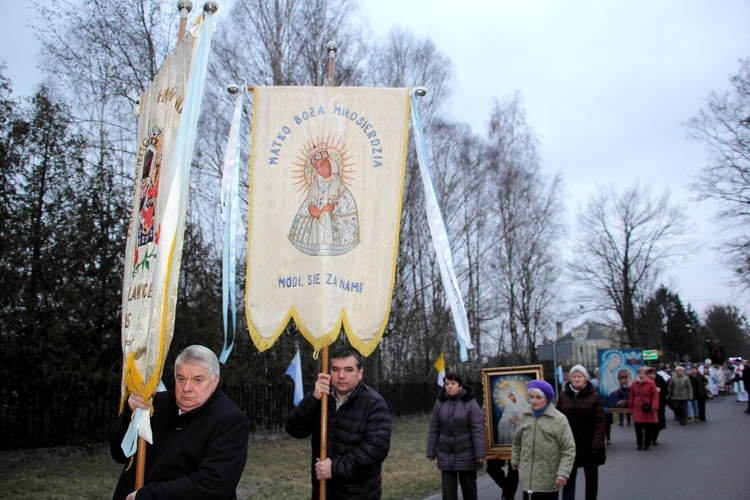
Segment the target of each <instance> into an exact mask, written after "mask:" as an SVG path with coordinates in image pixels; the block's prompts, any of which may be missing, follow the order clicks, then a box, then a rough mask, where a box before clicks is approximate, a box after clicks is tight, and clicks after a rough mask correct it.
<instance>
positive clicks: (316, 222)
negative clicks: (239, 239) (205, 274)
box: [246, 87, 409, 355]
mask: <svg viewBox="0 0 750 500" xmlns="http://www.w3.org/2000/svg"><path fill="white" fill-rule="evenodd" d="M408 119H409V91H408V89H386V88H357V87H256V88H255V90H254V110H253V126H252V152H251V158H250V198H249V222H248V252H247V253H248V265H247V291H246V302H247V303H246V314H247V321H248V326H249V329H250V336H251V337H252V339H253V342H254V343H255V345H256V346H257V347H258V349H260V350H265V349H267V348H269V347H270V346H271V345H273V343H274V342H275V341H276V339H277V338H278V336H279V335H280V334H281V333H282V331H283V330H284V329H285V327H286V325H287V323H288V322H289V320H290V319H291V318H293V319H294V321H295V323H296V325H297V327H298V328H299V330H300V331H301V332H302V334H303V335H304V336H305V338H306V339H307V340H308V341H309V342H310V343H311V344H312V345H313V347H314V348H315V349H316V350H319V349H321V348H322V347H323V346H325V345H328V344H330V343H332V342H333V341H335V340H336V338H337V337H338V334H339V332H340V329H341V327H342V326H343V327H344V329H345V331H346V333H347V336H348V337H349V341H350V343H351V344H352V345H354V346H355V347H356V348H357V349H358V350H359V351H360V352H362V353H363V354H364V355H368V354H370V353H371V352H372V351H373V350H374V349H375V347H377V344H378V341H379V340H380V337H381V335H382V334H383V331H384V330H385V327H386V324H387V320H388V314H389V312H390V304H391V296H392V292H393V285H394V279H395V269H396V258H397V253H398V239H399V238H398V235H399V228H400V217H401V200H402V194H403V184H404V170H405V162H406V145H407V137H408Z"/></svg>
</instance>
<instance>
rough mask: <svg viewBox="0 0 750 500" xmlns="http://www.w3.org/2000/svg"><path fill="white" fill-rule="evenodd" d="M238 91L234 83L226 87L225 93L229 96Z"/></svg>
mask: <svg viewBox="0 0 750 500" xmlns="http://www.w3.org/2000/svg"><path fill="white" fill-rule="evenodd" d="M239 91H240V86H239V85H237V84H236V83H230V84H229V85H228V86H227V92H229V93H230V94H236V93H238V92H239Z"/></svg>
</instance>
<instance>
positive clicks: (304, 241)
mask: <svg viewBox="0 0 750 500" xmlns="http://www.w3.org/2000/svg"><path fill="white" fill-rule="evenodd" d="M297 158H298V159H299V160H300V163H295V165H297V166H298V167H300V174H299V177H300V180H299V184H301V185H302V188H303V189H305V188H306V189H307V196H305V199H304V200H303V202H302V204H301V205H300V207H299V210H297V214H296V215H295V217H294V221H293V222H292V226H291V228H290V229H289V241H290V242H291V243H292V245H294V246H295V247H296V248H297V249H298V250H300V251H301V252H304V253H306V254H308V255H313V256H335V255H341V254H344V253H346V252H348V251H350V250H352V249H353V248H354V247H356V246H357V244H359V214H358V213H357V203H356V201H355V200H354V196H352V193H351V192H350V191H349V189H348V188H347V186H346V184H347V182H349V181H350V180H349V179H347V170H348V168H349V167H351V165H349V164H347V163H345V152H344V151H343V148H342V147H341V145H339V144H337V145H329V144H328V141H323V140H318V141H316V142H315V143H313V144H310V145H308V146H305V147H304V148H303V150H302V151H301V152H300V155H298V157H297ZM347 159H348V158H347Z"/></svg>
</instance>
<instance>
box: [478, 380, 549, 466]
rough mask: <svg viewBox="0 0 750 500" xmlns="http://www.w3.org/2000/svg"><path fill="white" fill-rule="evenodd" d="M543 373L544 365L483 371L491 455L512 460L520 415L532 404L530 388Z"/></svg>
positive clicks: (487, 437)
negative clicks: (511, 455) (514, 438)
mask: <svg viewBox="0 0 750 500" xmlns="http://www.w3.org/2000/svg"><path fill="white" fill-rule="evenodd" d="M543 375H544V374H543V369H542V365H528V366H509V367H504V368H484V369H483V370H482V381H483V385H484V401H485V405H484V418H485V432H484V436H485V441H486V444H487V458H502V459H506V460H508V459H510V454H511V445H512V444H513V433H514V432H515V431H516V425H517V423H518V418H519V416H520V415H521V412H522V411H523V410H525V409H526V408H527V407H528V406H529V400H528V396H527V395H526V389H527V388H528V385H529V382H531V381H532V380H537V379H541V378H543Z"/></svg>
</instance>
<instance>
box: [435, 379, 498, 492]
mask: <svg viewBox="0 0 750 500" xmlns="http://www.w3.org/2000/svg"><path fill="white" fill-rule="evenodd" d="M444 384H445V386H444V387H443V388H442V389H440V392H439V393H438V398H437V401H436V402H435V407H434V408H433V410H432V417H431V418H430V430H429V433H428V436H427V458H429V459H430V460H434V459H435V458H437V461H438V463H437V465H438V469H440V471H441V476H442V487H443V498H444V499H449V500H457V499H458V483H459V482H460V483H461V493H462V494H463V497H464V499H466V500H476V499H477V470H479V469H481V468H482V463H483V462H484V459H485V456H486V454H487V453H486V447H485V444H484V414H483V413H482V409H481V408H480V407H479V404H477V400H476V399H475V398H474V390H473V389H472V388H471V387H470V386H468V385H466V386H464V385H463V379H462V378H461V376H460V375H458V374H457V373H446V374H445V381H444Z"/></svg>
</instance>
